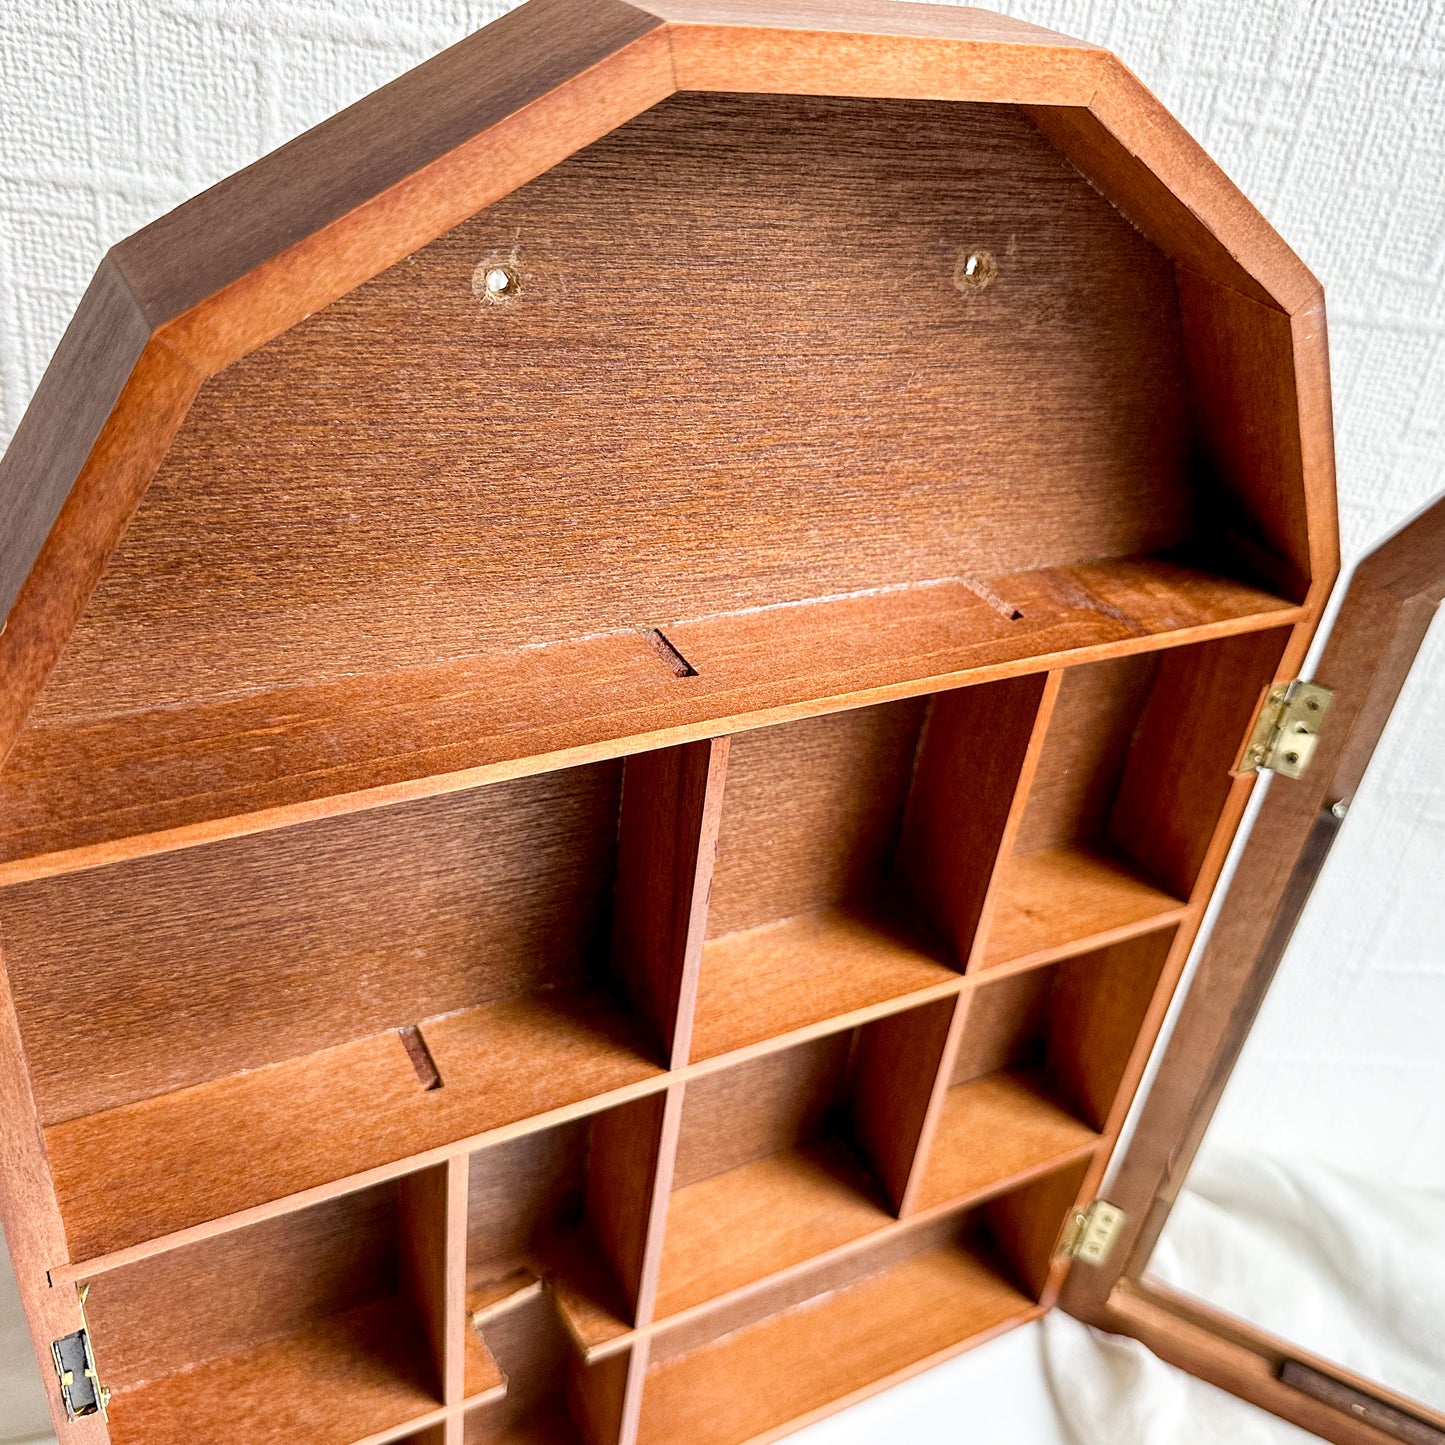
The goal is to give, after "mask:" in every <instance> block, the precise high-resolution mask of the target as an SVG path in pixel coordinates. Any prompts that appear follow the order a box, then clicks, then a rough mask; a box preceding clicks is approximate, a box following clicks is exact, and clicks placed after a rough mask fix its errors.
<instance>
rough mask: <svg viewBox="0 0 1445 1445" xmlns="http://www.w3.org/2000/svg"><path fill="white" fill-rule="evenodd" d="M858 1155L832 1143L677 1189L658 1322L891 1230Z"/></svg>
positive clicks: (788, 1152) (664, 1256) (659, 1293)
mask: <svg viewBox="0 0 1445 1445" xmlns="http://www.w3.org/2000/svg"><path fill="white" fill-rule="evenodd" d="M892 1222H893V1216H892V1214H891V1213H890V1212H889V1211H888V1209H887V1208H886V1207H885V1204H884V1201H883V1200H882V1198H881V1197H880V1195H879V1193H878V1187H877V1185H876V1184H874V1183H873V1181H872V1180H871V1179H870V1178H869V1177H868V1175H867V1174H866V1173H865V1172H864V1170H863V1169H862V1167H861V1165H860V1164H859V1163H858V1160H857V1159H856V1157H855V1156H854V1155H853V1153H852V1151H851V1150H849V1149H848V1148H847V1146H846V1145H844V1144H842V1143H841V1142H840V1141H837V1140H832V1139H825V1140H822V1141H818V1142H815V1143H813V1144H808V1145H804V1146H802V1147H800V1148H795V1149H785V1150H782V1151H780V1152H779V1153H777V1154H770V1155H768V1156H766V1157H765V1158H762V1159H754V1160H751V1161H750V1162H749V1163H747V1164H743V1165H741V1166H739V1167H738V1168H736V1169H729V1170H726V1171H725V1172H724V1173H721V1174H715V1175H713V1176H712V1177H711V1178H708V1179H701V1180H699V1181H698V1182H697V1183H695V1184H689V1185H688V1186H687V1187H686V1188H683V1189H679V1190H678V1191H677V1192H676V1193H675V1194H674V1195H673V1196H672V1200H671V1204H670V1206H669V1209H668V1216H667V1228H666V1232H665V1234H664V1236H663V1249H662V1269H661V1273H660V1276H659V1280H658V1290H657V1308H656V1313H657V1317H658V1319H659V1320H662V1319H665V1318H667V1317H668V1316H670V1315H675V1314H678V1313H680V1312H682V1311H684V1310H688V1309H691V1308H693V1307H694V1306H697V1305H700V1304H703V1303H705V1302H707V1301H709V1300H713V1299H717V1298H720V1297H721V1296H723V1295H726V1294H729V1293H731V1292H732V1291H733V1290H736V1289H740V1288H742V1287H743V1286H745V1285H748V1284H752V1283H754V1282H756V1281H758V1280H762V1279H766V1278H768V1277H769V1276H770V1275H774V1274H777V1273H779V1272H780V1271H782V1270H785V1269H788V1268H790V1267H791V1266H793V1265H798V1264H802V1263H804V1262H805V1261H807V1260H811V1259H814V1258H816V1257H817V1256H818V1255H822V1254H826V1253H828V1252H829V1251H830V1250H834V1249H837V1248H839V1247H840V1246H843V1245H846V1244H850V1243H852V1242H853V1241H855V1240H858V1239H862V1238H864V1237H865V1236H867V1235H869V1234H873V1233H875V1232H876V1231H878V1230H880V1229H886V1228H887V1227H888V1226H889V1225H890V1224H891V1223H892Z"/></svg>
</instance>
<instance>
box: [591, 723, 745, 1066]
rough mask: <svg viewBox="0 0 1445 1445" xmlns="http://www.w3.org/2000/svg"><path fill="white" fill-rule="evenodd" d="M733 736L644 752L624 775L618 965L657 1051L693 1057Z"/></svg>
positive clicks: (675, 1060) (676, 1060)
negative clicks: (701, 966) (694, 1022)
mask: <svg viewBox="0 0 1445 1445" xmlns="http://www.w3.org/2000/svg"><path fill="white" fill-rule="evenodd" d="M727 759H728V739H727V738H717V739H713V740H710V741H707V742H697V743H688V744H685V745H684V746H682V747H680V748H666V749H663V750H661V751H659V752H653V753H637V754H634V755H633V756H632V757H631V758H629V759H628V760H627V764H626V768H625V770H624V774H623V787H622V816H621V822H620V824H619V830H618V843H617V884H616V890H615V892H616V900H615V906H614V913H613V921H612V960H613V968H614V970H615V972H616V973H617V974H618V976H619V977H621V978H622V979H624V980H625V981H626V983H627V985H628V992H629V994H630V995H631V998H632V1001H633V1005H634V1007H635V1008H636V1009H637V1010H638V1012H639V1014H640V1015H641V1016H642V1017H643V1018H645V1019H646V1020H647V1021H648V1023H649V1024H650V1025H651V1026H652V1031H653V1034H654V1036H655V1038H656V1040H657V1044H658V1049H659V1057H660V1058H665V1059H668V1060H669V1061H670V1062H671V1063H672V1065H673V1066H674V1067H675V1066H677V1065H679V1064H684V1063H686V1062H687V1054H688V1047H689V1045H690V1043H691V1039H692V1019H693V1011H694V1008H695V1006H696V1002H697V971H698V964H699V962H700V960H701V957H702V941H703V933H704V931H705V928H706V919H707V905H708V897H709V894H710V892H711V888H712V871H713V861H714V858H715V856H716V852H717V830H718V820H719V818H720V817H721V813H722V790H723V780H724V778H725V777H726V774H727Z"/></svg>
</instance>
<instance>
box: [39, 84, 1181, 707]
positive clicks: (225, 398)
mask: <svg viewBox="0 0 1445 1445" xmlns="http://www.w3.org/2000/svg"><path fill="white" fill-rule="evenodd" d="M976 249H986V250H988V251H989V252H990V253H991V254H992V255H993V256H994V257H995V259H996V262H997V266H998V275H997V279H996V280H995V281H994V282H993V283H992V284H991V285H990V286H989V287H988V288H987V289H985V290H981V291H976V290H972V289H970V288H968V287H967V286H965V287H963V288H962V289H960V287H959V286H957V285H955V272H956V270H957V268H958V266H959V263H960V260H961V259H963V258H965V257H966V256H967V255H968V254H970V253H971V252H972V251H974V250H976ZM491 261H503V262H506V263H508V264H510V265H512V266H514V267H515V269H516V271H517V273H518V275H519V278H520V290H519V294H518V295H517V296H516V297H515V299H514V300H511V301H508V302H507V303H505V304H503V305H488V304H485V303H483V302H481V301H479V300H478V298H477V296H476V295H474V294H473V290H472V280H473V273H474V270H475V268H476V267H477V266H478V264H479V263H485V262H491ZM1184 372H1185V367H1184V362H1183V339H1182V330H1181V325H1180V321H1179V308H1178V300H1177V295H1176V291H1175V283H1174V270H1173V267H1172V265H1171V264H1170V263H1169V262H1168V261H1167V260H1166V259H1165V258H1164V257H1163V256H1162V255H1161V254H1160V253H1159V252H1158V251H1156V250H1155V249H1154V247H1153V246H1152V245H1151V244H1150V243H1149V242H1148V241H1146V240H1145V239H1144V237H1143V236H1142V235H1141V234H1140V233H1139V232H1138V231H1136V230H1135V229H1134V228H1133V227H1132V226H1131V225H1130V224H1129V223H1128V222H1127V221H1126V220H1124V218H1123V217H1122V216H1120V215H1119V213H1118V212H1117V211H1116V210H1115V209H1114V208H1113V207H1112V206H1111V205H1109V203H1108V202H1107V201H1105V200H1104V199H1103V197H1102V196H1100V195H1099V194H1098V193H1097V192H1096V191H1095V190H1094V189H1093V188H1092V187H1091V186H1090V185H1089V184H1088V182H1087V181H1085V180H1084V178H1083V177H1082V176H1081V175H1080V174H1079V173H1078V171H1076V170H1075V169H1074V168H1073V166H1072V165H1070V164H1069V162H1068V161H1067V160H1065V159H1064V157H1063V156H1061V155H1060V154H1059V153H1058V152H1057V151H1056V150H1055V149H1054V148H1053V146H1052V145H1051V144H1050V143H1049V142H1048V141H1046V140H1045V139H1044V138H1043V137H1042V136H1041V135H1040V134H1039V132H1038V131H1037V130H1036V129H1035V127H1034V125H1033V123H1032V122H1031V121H1030V120H1029V119H1027V118H1026V117H1025V116H1024V115H1023V114H1022V113H1021V112H1020V111H1018V110H1017V109H1016V108H1014V107H1012V106H1001V105H957V104H955V105H946V104H934V103H927V102H914V101H883V100H866V101H865V100H847V99H834V98H810V97H784V96H776V97H759V96H721V95H719V96H696V95H694V96H683V97H676V98H674V99H672V100H669V101H667V102H665V103H664V104H662V105H660V106H657V107H656V108H655V109H653V110H651V111H649V112H647V113H646V114H644V115H642V116H641V117H639V118H638V119H637V120H635V121H633V122H631V123H630V124H628V125H627V126H624V127H623V128H622V129H621V130H619V131H617V132H615V133H614V134H612V135H610V136H608V137H607V138H606V139H604V140H602V141H599V142H598V143H596V144H594V145H593V146H591V147H589V148H588V149H586V150H584V151H582V152H580V153H579V154H577V155H576V156H574V157H573V158H571V159H570V160H568V161H566V162H564V163H563V164H561V165H559V166H557V167H556V168H555V169H553V170H551V171H549V172H548V173H547V174H545V175H544V176H542V177H540V178H539V179H537V180H536V181H534V182H532V183H531V184H530V185H528V186H526V187H524V188H523V189H521V190H520V191H517V192H515V193H514V194H512V195H511V196H508V197H507V198H506V199H504V200H502V201H500V202H498V203H497V204H496V205H494V206H492V207H490V208H488V209H487V210H485V211H483V212H481V213H480V214H479V215H477V216H476V217H474V218H473V219H471V220H469V221H467V222H465V223H464V224H462V225H461V226H458V227H457V228H456V229H454V230H453V231H451V232H450V233H448V234H447V235H445V236H443V237H442V238H441V239H439V240H437V241H435V242H433V243H432V244H431V245H429V246H426V247H425V248H423V249H422V250H421V251H419V252H417V253H416V254H415V255H413V256H412V257H410V258H408V259H407V260H405V261H402V262H400V263H399V264H398V265H396V266H394V267H392V268H391V269H390V270H388V271H386V272H384V273H383V274H382V275H380V276H379V277H377V278H376V279H375V280H373V281H371V282H369V283H367V284H366V285H364V286H361V287H360V288H358V289H357V290H356V291H354V292H352V293H351V294H349V295H347V296H345V297H343V298H342V299H341V300H339V301H336V302H334V303H333V304H332V305H330V306H328V307H326V308H324V309H323V310H322V311H320V312H318V313H317V314H316V315H314V316H312V317H311V318H309V319H308V320H306V321H304V322H302V323H301V324H299V325H298V326H296V327H294V328H293V329H291V330H290V331H288V332H286V333H284V334H283V335H281V336H280V337H278V338H277V339H276V340H274V341H272V342H270V343H269V344H267V345H266V346H265V347H263V348H262V349H261V350H259V351H257V352H255V353H253V354H252V355H250V356H248V357H246V358H244V359H243V360H241V361H239V362H237V363H235V364H234V365H232V366H231V367H229V368H228V369H227V370H225V371H223V372H222V373H220V374H219V375H218V376H216V377H215V378H214V379H213V380H211V381H210V382H208V383H207V384H206V385H205V386H204V387H203V388H202V391H201V393H200V396H199V397H198V399H197V401H196V403H195V406H194V407H193V409H192V411H191V412H190V414H189V416H188V417H187V418H186V421H185V423H184V425H183V426H182V428H181V431H180V434H179V436H178V437H177V440H176V443H175V445H174V447H173V449H172V451H171V453H170V455H169V456H168V458H167V460H166V462H165V463H164V465H163V466H162V468H161V471H160V473H159V475H158V476H157V477H156V479H155V481H154V482H153V483H152V485H151V488H150V490H149V493H148V494H147V496H146V499H145V502H144V504H143V506H142V507H141V510H140V512H139V514H138V515H137V516H136V518H135V520H134V521H133V522H132V523H131V525H130V528H129V530H128V532H127V534H126V536H125V539H124V540H123V542H122V543H121V545H120V547H119V549H118V550H117V552H116V553H115V555H114V556H113V557H112V559H111V562H110V564H109V567H108V570H107V572H106V575H105V577H104V579H103V580H102V581H101V583H100V586H99V588H98V589H97V591H96V593H95V595H94V597H93V598H92V600H91V602H90V604H89V606H88V608H87V610H86V613H85V615H84V618H83V620H82V622H81V624H80V626H79V628H78V629H77V631H76V632H75V634H74V635H73V636H72V638H71V640H70V642H69V644H68V645H67V648H66V651H65V654H64V657H63V659H62V661H61V663H60V665H59V667H58V669H57V670H56V672H55V673H54V674H53V676H52V677H51V680H50V682H49V684H48V685H47V687H46V690H45V693H44V695H43V697H42V700H41V703H40V706H39V709H38V710H37V712H36V714H35V720H36V722H37V723H41V722H48V723H52V724H53V723H56V722H59V721H66V720H69V721H76V720H81V719H97V718H101V717H105V716H110V715H113V714H116V713H122V712H128V711H132V710H137V709H143V708H148V707H156V706H161V705H164V704H170V703H176V702H182V701H185V702H197V701H201V700H205V699H210V698H217V697H223V696H236V695H239V694H242V693H246V692H251V691H256V690H262V691H264V690H267V689H270V688H274V687H277V686H280V685H284V684H292V683H302V682H314V681H320V680H324V679H334V678H338V677H343V676H348V675H354V674H358V673H372V672H379V671H383V670H389V669H394V668H401V667H407V666H410V665H414V664H424V663H433V662H436V661H439V660H442V659H446V658H453V657H462V656H467V655H471V654H474V653H478V652H485V651H489V650H496V649H501V648H511V647H516V646H520V645H526V644H535V643H541V642H547V641H550V640H554V639H558V638H566V637H577V636H583V635H590V634H594V633H598V632H604V631H608V630H611V629H616V628H631V627H642V626H650V625H656V624H658V623H666V622H668V621H669V620H673V619H678V618H685V617H695V616H699V615H704V614H710V613H716V612H727V611H733V610H736V609H739V608H747V607H759V606H766V605H768V604H770V603H777V602H781V601H785V600H796V599H801V598H806V597H811V596H819V595H830V594H836V593H847V592H854V591H857V590H859V589H864V588H875V587H879V586H884V585H890V584H897V583H902V582H917V581H921V580H926V579H930V578H940V577H954V576H959V575H968V574H970V573H980V574H982V575H985V576H988V575H997V574H999V573H1002V572H1007V571H1011V570H1014V569H1018V568H1025V567H1031V566H1038V565H1043V564H1046V563H1056V562H1066V561H1078V560H1083V559H1089V558H1095V557H1101V556H1120V555H1127V554H1131V553H1135V552H1142V551H1151V550H1157V549H1161V548H1165V547H1168V546H1171V545H1173V544H1176V543H1179V542H1181V541H1182V540H1184V539H1185V538H1186V536H1187V535H1188V533H1189V530H1190V525H1191V524H1190V520H1189V519H1190V506H1189V487H1188V485H1187V482H1186V456H1187V452H1188V446H1189V435H1188V433H1189V424H1188V420H1187V406H1186V398H1185V383H1184V379H1183V378H1184ZM202 577H204V586H201V585H198V580H199V579H200V578H202Z"/></svg>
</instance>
